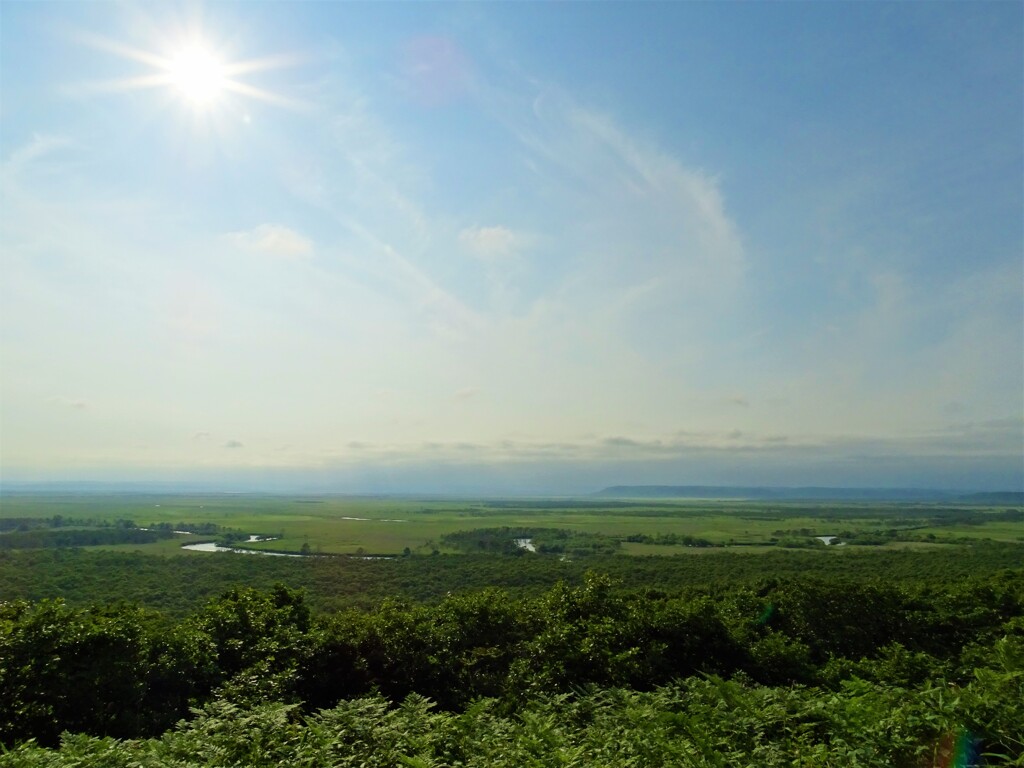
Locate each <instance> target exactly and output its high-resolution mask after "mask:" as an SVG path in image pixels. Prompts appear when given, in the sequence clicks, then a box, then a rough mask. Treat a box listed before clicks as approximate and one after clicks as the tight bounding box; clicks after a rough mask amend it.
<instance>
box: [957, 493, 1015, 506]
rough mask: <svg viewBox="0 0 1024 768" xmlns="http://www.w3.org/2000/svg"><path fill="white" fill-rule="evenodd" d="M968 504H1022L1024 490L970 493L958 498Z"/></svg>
mask: <svg viewBox="0 0 1024 768" xmlns="http://www.w3.org/2000/svg"><path fill="white" fill-rule="evenodd" d="M957 501H964V502H967V503H968V504H1021V505H1024V491H994V492H990V493H968V494H966V495H964V496H960V497H958V498H957Z"/></svg>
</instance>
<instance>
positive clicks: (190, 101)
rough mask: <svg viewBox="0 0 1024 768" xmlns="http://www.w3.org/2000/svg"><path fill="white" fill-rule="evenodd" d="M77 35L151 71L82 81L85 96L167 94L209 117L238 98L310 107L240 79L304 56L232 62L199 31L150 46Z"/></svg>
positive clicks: (292, 63)
mask: <svg viewBox="0 0 1024 768" xmlns="http://www.w3.org/2000/svg"><path fill="white" fill-rule="evenodd" d="M75 37H76V38H77V39H78V40H79V41H80V42H82V43H84V44H86V45H88V46H90V47H93V48H98V49H100V50H103V51H106V52H108V53H111V54H114V55H115V56H118V57H119V58H122V59H128V60H131V61H134V62H137V63H139V64H142V65H144V66H145V67H147V68H148V71H142V72H138V73H136V74H133V75H130V76H126V77H121V78H116V79H113V80H101V81H93V82H87V83H83V84H82V85H81V86H79V87H80V88H81V90H82V92H83V93H87V94H95V93H108V92H124V91H136V90H145V89H159V90H167V91H169V92H171V93H173V94H174V95H175V96H177V100H178V101H180V102H182V103H183V104H185V105H186V106H188V107H190V108H191V110H192V111H193V112H194V113H203V114H206V115H212V113H214V112H218V111H223V110H220V109H218V107H219V106H221V105H223V104H224V103H226V102H229V101H232V100H234V101H237V100H239V99H254V100H257V101H262V102H265V103H267V104H273V105H276V106H280V107H286V108H293V109H301V108H304V107H305V106H306V105H305V103H304V102H301V101H297V100H295V99H294V98H291V97H288V96H285V95H282V94H280V93H275V92H273V91H268V90H266V89H265V88H261V87H259V86H257V85H253V84H252V83H249V82H246V81H245V80H244V79H242V78H244V77H245V76H247V75H251V74H254V73H257V72H265V71H268V70H278V69H282V68H285V67H291V66H294V65H296V64H298V63H299V62H300V60H301V57H299V56H296V55H292V54H278V55H274V56H264V57H262V58H256V59H246V60H238V59H232V58H229V57H228V56H227V52H226V51H225V50H222V49H220V48H219V47H218V46H214V45H210V44H209V42H208V41H209V39H210V38H208V37H206V36H205V35H202V34H200V33H198V32H196V31H195V30H189V31H187V32H186V33H184V34H182V35H179V36H176V37H175V36H173V35H172V36H171V37H168V38H167V39H165V40H164V41H162V42H159V41H158V42H156V44H155V45H153V46H152V47H149V48H139V47H136V46H134V45H131V44H126V43H122V42H120V41H117V40H111V39H109V38H105V37H101V36H98V35H93V34H90V33H86V32H79V33H76V35H75ZM175 40H176V41H177V42H176V43H175V42H174V41H175Z"/></svg>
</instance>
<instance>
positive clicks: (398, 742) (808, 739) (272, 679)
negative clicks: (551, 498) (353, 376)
mask: <svg viewBox="0 0 1024 768" xmlns="http://www.w3.org/2000/svg"><path fill="white" fill-rule="evenodd" d="M0 659H2V660H3V664H2V665H0V724H2V728H3V730H2V731H0V741H2V742H3V743H5V744H7V745H8V746H9V747H16V745H19V744H21V745H22V746H20V747H16V748H15V749H14V751H13V752H11V753H9V754H7V755H6V756H4V757H0V765H12V766H13V765H47V764H56V765H59V764H68V765H70V764H74V765H86V766H91V765H125V766H127V765H185V764H192V765H194V764H197V761H198V764H202V765H264V764H265V765H271V764H281V763H290V764H295V763H301V762H305V761H312V763H311V764H324V765H349V764H352V765H356V764H367V765H396V764H407V765H458V764H462V765H530V764H534V765H549V764H550V765H572V764H578V765H593V764H600V765H635V764H646V765H664V764H666V761H669V762H672V763H673V764H680V765H783V764H786V765H792V764H793V763H792V759H793V758H794V756H800V759H801V763H800V764H801V765H866V766H875V765H878V766H882V765H885V766H900V765H905V766H918V765H921V764H922V760H925V759H927V760H931V761H932V762H928V763H926V764H929V765H936V764H939V763H936V762H934V761H935V760H937V759H938V758H939V756H942V755H945V756H946V757H948V756H949V755H950V754H951V750H953V749H954V747H955V743H954V742H956V741H957V739H960V740H961V741H963V742H964V744H967V745H968V746H970V748H971V749H977V750H979V754H980V753H982V752H983V753H987V754H989V755H990V757H989V758H988V759H989V760H990V761H997V762H995V763H992V764H1018V765H1020V764H1024V763H1022V762H1021V760H1022V758H1021V755H1022V754H1024V730H1022V729H1024V665H1022V662H1024V573H1022V572H1021V571H1019V570H1018V571H1006V572H1004V573H1001V574H997V575H994V576H991V577H988V578H984V579H973V580H970V581H968V582H967V583H962V584H960V585H957V586H943V587H937V586H935V585H920V586H917V587H912V588H910V587H906V586H895V585H892V584H883V583H877V582H876V583H856V582H845V581H836V580H830V581H825V580H816V579H810V580H809V579H796V580H771V581H764V582H762V583H759V584H756V585H751V586H745V587H734V588H731V589H728V590H722V591H719V593H718V594H716V595H714V596H713V597H712V596H711V595H709V594H705V595H701V594H689V595H674V596H673V595H668V594H665V593H661V592H655V591H650V590H648V591H645V592H633V591H628V590H622V589H620V588H617V587H616V585H614V584H613V583H612V582H611V581H610V580H609V579H608V578H606V577H603V576H597V575H588V576H587V577H586V578H585V579H584V581H583V583H582V584H581V585H579V586H570V585H565V584H561V585H557V586H556V587H554V588H553V589H551V590H549V591H548V592H546V593H544V594H542V595H540V596H539V597H536V598H515V597H512V596H510V595H508V594H506V593H503V592H499V591H493V590H492V591H484V592H478V593H473V594H468V595H460V596H451V597H448V598H446V599H445V600H443V601H441V602H440V603H438V604H436V605H417V604H410V603H401V602H395V601H385V602H384V603H383V604H382V605H380V606H379V607H378V608H376V609H375V610H372V611H346V612H341V613H333V614H313V613H312V612H311V611H310V609H309V607H308V606H307V605H306V604H305V601H304V600H303V598H302V596H301V594H299V593H296V592H292V591H290V590H288V589H286V588H284V587H277V588H276V589H274V590H272V591H271V592H269V593H263V592H257V591H254V590H247V589H239V590H233V591H231V592H229V593H228V594H226V595H225V596H223V597H222V598H220V599H217V600H214V601H212V602H210V603H209V604H208V605H207V606H205V607H204V608H203V609H202V610H200V611H199V612H197V613H195V614H192V615H190V616H188V617H186V618H184V619H182V620H180V621H175V620H172V619H170V618H168V617H166V616H163V615H161V614H157V613H154V612H150V611H146V610H143V609H141V608H138V607H133V606H127V605H122V606H104V607H97V608H91V609H75V608H71V607H68V606H67V605H65V604H63V603H61V602H43V603H38V604H34V605H33V604H27V603H7V604H4V606H3V608H2V609H0ZM428 701H429V702H430V703H429V704H428ZM197 707H198V709H197ZM182 720H184V721H185V722H183V723H182V724H179V725H177V726H175V723H178V722H179V721H182ZM168 729H173V730H171V731H168ZM62 732H70V733H82V734H88V735H90V738H86V737H84V736H76V737H72V736H65V737H64V746H63V747H62V749H61V750H60V751H57V752H51V751H48V750H46V749H45V747H55V746H57V745H58V742H59V741H60V734H61V733H62ZM161 734H165V735H163V736H161ZM961 737H963V738H961ZM139 738H157V740H156V741H143V742H139V741H127V742H123V741H112V740H111V739H129V740H136V739H139ZM28 740H35V742H32V741H28ZM965 740H966V741H965ZM36 743H37V744H39V745H42V746H41V747H38V746H35V744H36ZM399 758H401V759H402V760H405V763H402V762H401V761H400V760H399ZM189 761H191V762H189ZM977 764H980V763H977Z"/></svg>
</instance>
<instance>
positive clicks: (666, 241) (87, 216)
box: [0, 2, 1024, 495]
mask: <svg viewBox="0 0 1024 768" xmlns="http://www.w3.org/2000/svg"><path fill="white" fill-rule="evenodd" d="M0 15H2V24H0V43H2V45H0V70H2V72H3V99H2V114H3V124H4V128H3V131H2V132H0V193H2V197H0V202H2V205H0V251H2V255H0V259H2V261H0V265H2V280H0V478H2V483H3V484H7V485H9V484H11V483H26V482H52V481H74V482H81V481H97V482H161V483H162V482H169V483H183V484H189V483H192V484H197V483H208V482H214V483H227V484H233V483H234V484H237V483H241V484H243V485H244V484H248V485H247V487H248V488H251V489H259V488H267V487H279V488H281V487H288V488H299V487H306V488H309V489H310V490H311V491H315V490H316V489H317V488H320V489H332V490H335V491H342V492H353V493H360V492H365V493H384V492H390V493H411V492H418V493H444V492H455V493H459V492H467V493H480V492H489V493H552V494H567V495H569V494H578V493H589V492H593V491H596V490H599V489H600V488H602V487H605V486H611V485H641V484H644V485H654V484H663V485H745V486H753V485H768V486H833V487H898V488H936V489H955V490H976V491H1000V490H1022V489H1024V216H1022V212H1024V6H1022V5H1021V4H1020V3H1000V2H977V3H969V4H968V3H949V4H931V3H929V4H906V3H884V2H883V3H871V4H860V3H827V4H753V3H643V4H635V3H599V4H598V3H594V4H583V3H562V4H559V3H553V4H523V3H501V4H498V3H492V4H445V3H419V4H391V3H388V4H354V3H304V4H296V3H277V2H261V3H231V2H218V3H209V4H203V3H197V2H190V3H182V4H178V3H162V4H139V5H131V4H114V3H110V4H107V3H103V4H101V3H88V4H86V3H65V2H48V3H5V4H3V6H2V8H0Z"/></svg>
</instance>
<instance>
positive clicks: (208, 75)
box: [167, 45, 226, 107]
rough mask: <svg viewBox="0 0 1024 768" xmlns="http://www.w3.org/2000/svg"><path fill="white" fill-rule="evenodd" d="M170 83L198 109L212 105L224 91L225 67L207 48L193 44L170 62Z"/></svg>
mask: <svg viewBox="0 0 1024 768" xmlns="http://www.w3.org/2000/svg"><path fill="white" fill-rule="evenodd" d="M167 74H168V77H169V79H170V83H171V85H172V86H174V87H175V88H176V89H177V90H178V91H179V92H180V93H181V95H182V96H183V97H184V98H185V100H186V101H188V102H189V103H190V104H192V105H193V106H195V107H208V106H210V105H212V104H213V103H214V102H215V101H216V100H217V98H218V96H220V95H221V93H222V92H223V91H224V87H225V82H226V77H225V68H224V64H223V63H222V62H221V61H220V60H219V59H218V58H217V57H216V56H215V55H214V54H213V53H211V52H210V51H209V50H208V49H206V48H204V47H202V46H201V45H191V46H189V47H187V48H183V49H182V50H180V51H178V53H176V54H175V55H174V56H173V57H172V58H171V60H170V61H169V62H168V66H167Z"/></svg>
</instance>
